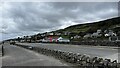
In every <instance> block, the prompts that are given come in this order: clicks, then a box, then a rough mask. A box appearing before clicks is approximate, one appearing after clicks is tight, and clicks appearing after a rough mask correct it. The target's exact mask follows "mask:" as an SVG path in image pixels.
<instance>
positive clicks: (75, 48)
mask: <svg viewBox="0 0 120 68" xmlns="http://www.w3.org/2000/svg"><path fill="white" fill-rule="evenodd" d="M18 44H21V45H28V46H33V47H41V48H49V49H57V50H61V51H67V52H73V53H80V54H86V55H89V56H91V57H95V56H97V57H101V58H104V59H105V58H108V59H111V60H112V61H113V60H117V61H118V60H120V58H119V56H120V53H119V52H118V49H119V48H118V47H110V46H88V45H70V44H69V45H68V44H48V43H18ZM118 62H119V63H120V61H118Z"/></svg>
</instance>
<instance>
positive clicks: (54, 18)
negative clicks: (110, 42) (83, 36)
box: [0, 2, 118, 40]
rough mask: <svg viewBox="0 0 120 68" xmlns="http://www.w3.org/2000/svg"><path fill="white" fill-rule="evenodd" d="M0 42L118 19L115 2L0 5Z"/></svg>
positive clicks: (10, 3) (9, 3)
mask: <svg viewBox="0 0 120 68" xmlns="http://www.w3.org/2000/svg"><path fill="white" fill-rule="evenodd" d="M0 11H2V13H0V24H1V25H0V29H1V30H0V34H1V35H0V37H1V38H0V40H5V39H8V38H13V37H17V36H23V35H32V34H35V33H39V32H40V33H42V32H46V31H53V30H57V29H62V28H65V27H68V26H70V25H75V24H82V23H90V22H94V21H100V20H104V19H108V18H113V17H117V16H118V3H117V2H1V3H0Z"/></svg>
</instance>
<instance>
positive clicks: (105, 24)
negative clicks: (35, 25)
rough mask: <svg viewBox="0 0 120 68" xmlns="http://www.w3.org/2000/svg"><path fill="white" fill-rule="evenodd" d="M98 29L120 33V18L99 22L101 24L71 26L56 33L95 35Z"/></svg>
mask: <svg viewBox="0 0 120 68" xmlns="http://www.w3.org/2000/svg"><path fill="white" fill-rule="evenodd" d="M98 29H101V30H107V29H110V30H113V31H115V32H118V31H120V17H116V18H112V19H107V20H104V21H99V22H94V23H86V24H78V25H73V26H69V27H67V28H65V29H60V30H57V31H55V32H66V31H68V32H73V33H76V34H79V33H81V32H82V33H93V32H96V31H97V30H98Z"/></svg>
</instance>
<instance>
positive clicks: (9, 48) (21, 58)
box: [2, 44, 68, 66]
mask: <svg viewBox="0 0 120 68" xmlns="http://www.w3.org/2000/svg"><path fill="white" fill-rule="evenodd" d="M4 49H5V55H4V57H2V66H68V65H67V64H66V63H63V62H61V61H59V60H57V59H55V58H52V57H49V56H45V55H41V54H38V53H36V52H33V51H30V50H27V49H24V48H21V47H18V46H15V45H9V44H5V45H4Z"/></svg>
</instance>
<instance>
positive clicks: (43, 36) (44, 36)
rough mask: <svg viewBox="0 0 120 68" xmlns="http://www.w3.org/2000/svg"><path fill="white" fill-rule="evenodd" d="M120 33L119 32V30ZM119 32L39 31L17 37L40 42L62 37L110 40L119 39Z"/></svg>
mask: <svg viewBox="0 0 120 68" xmlns="http://www.w3.org/2000/svg"><path fill="white" fill-rule="evenodd" d="M119 33H120V32H119ZM118 35H119V34H116V33H115V32H114V31H112V30H104V31H102V30H101V29H98V30H97V31H96V32H94V33H87V34H84V35H83V36H81V35H80V34H76V33H72V32H68V31H66V32H63V33H61V32H45V33H39V34H36V35H32V36H24V37H22V38H18V39H19V40H20V42H40V41H41V40H49V41H54V40H56V39H58V38H60V37H61V38H63V39H68V40H72V39H80V38H82V39H88V38H100V37H108V40H109V41H111V40H113V37H114V40H115V38H116V40H119V38H118V37H119V36H118Z"/></svg>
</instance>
